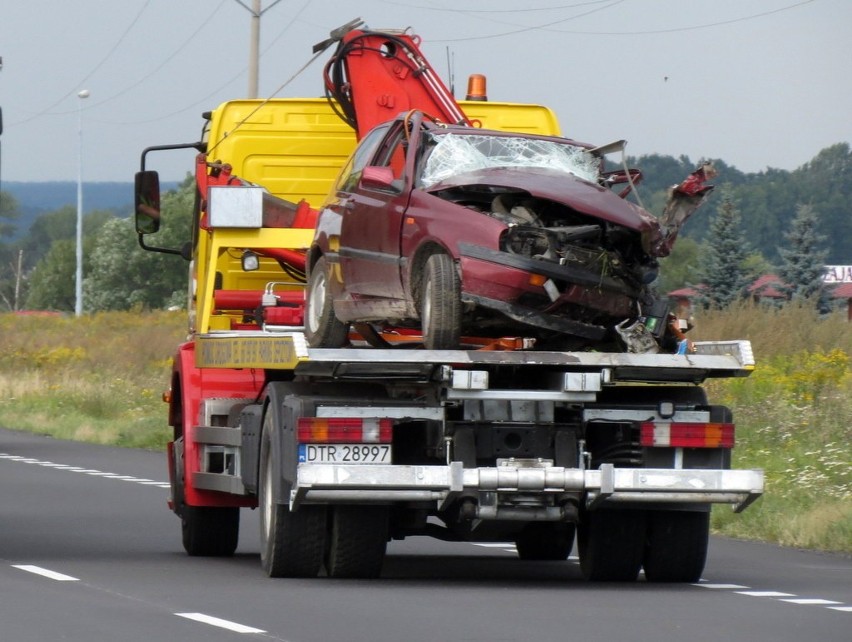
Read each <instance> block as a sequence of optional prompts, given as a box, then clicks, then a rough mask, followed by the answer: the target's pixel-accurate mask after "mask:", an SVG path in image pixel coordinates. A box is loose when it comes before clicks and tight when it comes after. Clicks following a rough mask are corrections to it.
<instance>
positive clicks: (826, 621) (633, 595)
mask: <svg viewBox="0 0 852 642" xmlns="http://www.w3.org/2000/svg"><path fill="white" fill-rule="evenodd" d="M166 479H167V477H166V466H165V458H164V456H162V455H161V454H158V453H149V452H141V451H133V450H123V449H115V448H104V447H96V446H91V445H84V444H77V443H70V442H63V441H57V440H52V439H48V438H44V437H37V436H32V435H28V434H23V433H16V432H9V431H4V430H0V642H49V641H53V640H71V641H78V642H100V641H121V642H125V641H127V642H134V641H137V640H138V641H142V640H145V641H146V642H147V641H150V640H159V641H171V640H180V641H181V642H193V641H195V640H204V641H205V642H218V641H220V640H244V639H269V640H286V641H288V642H329V641H332V640H334V641H337V640H339V641H347V642H348V641H362V640H363V641H364V642H382V641H388V642H396V641H400V642H402V641H404V642H419V641H424V642H426V641H429V642H434V641H473V640H476V641H488V642H500V641H516V640H535V641H551V640H552V641H575V640H576V641H583V642H596V641H601V642H613V641H621V640H624V641H628V640H629V641H630V642H644V641H648V642H669V641H680V640H688V641H689V642H705V641H706V642H724V641H728V640H730V641H737V642H739V641H742V640H750V641H758V642H759V641H764V640H766V641H772V642H785V641H793V640H796V641H801V640H808V641H811V640H813V641H817V640H818V641H820V642H849V641H850V640H852V559H850V558H846V557H842V556H834V555H823V554H817V553H809V552H802V551H795V550H790V549H782V548H778V547H775V546H768V545H762V544H756V543H748V542H738V541H733V540H726V539H719V538H714V539H713V540H712V543H711V548H710V554H709V559H708V563H707V567H706V570H705V573H704V579H703V581H702V582H701V583H700V584H697V585H653V584H646V583H645V582H643V581H641V580H640V581H639V582H637V583H635V584H591V583H587V582H585V581H583V580H582V579H581V577H580V572H579V567H578V566H577V563H576V558H572V559H571V560H569V561H568V562H564V563H553V562H521V561H520V560H518V559H517V557H516V556H515V554H514V551H513V549H512V547H511V546H508V545H507V546H503V545H498V546H487V547H486V546H475V545H470V544H450V543H444V542H437V541H434V540H429V539H425V538H412V539H409V540H406V541H404V542H394V543H392V544H391V545H390V547H389V554H388V557H387V560H386V562H385V566H384V569H383V572H382V577H381V578H380V579H378V580H372V581H356V580H331V579H328V578H318V579H313V580H271V579H268V578H267V577H266V576H264V575H263V573H262V572H261V570H260V564H259V558H258V545H257V514H256V513H255V512H251V511H243V516H242V518H243V522H242V531H241V544H240V547H239V549H238V551H237V555H236V556H235V557H233V558H230V559H198V558H190V557H187V556H186V555H185V554H184V553H183V550H182V549H181V545H180V528H179V522H178V519H177V518H176V517H175V516H174V515H172V514H171V513H170V512H169V511H168V509H167V507H166V498H167V494H168V490H167V484H166V483H165V482H166Z"/></svg>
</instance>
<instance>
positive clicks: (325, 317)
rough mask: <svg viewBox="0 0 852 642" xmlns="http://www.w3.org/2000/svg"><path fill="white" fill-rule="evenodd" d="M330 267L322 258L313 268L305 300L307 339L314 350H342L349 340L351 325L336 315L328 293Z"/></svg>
mask: <svg viewBox="0 0 852 642" xmlns="http://www.w3.org/2000/svg"><path fill="white" fill-rule="evenodd" d="M329 272H330V266H329V264H328V262H327V261H326V258H325V257H324V256H321V257H320V258H319V259H318V260H317V262H316V264H315V265H314V266H313V268H311V279H310V282H309V283H308V292H307V298H306V299H305V338H306V339H307V340H308V343H309V344H310V345H311V346H312V347H314V348H340V347H342V346H344V345H346V343H347V341H348V339H349V325H348V324H346V323H343V322H342V321H340V320H339V319H338V318H337V317H336V316H335V314H334V306H333V304H332V300H331V295H330V293H329V291H328V282H329Z"/></svg>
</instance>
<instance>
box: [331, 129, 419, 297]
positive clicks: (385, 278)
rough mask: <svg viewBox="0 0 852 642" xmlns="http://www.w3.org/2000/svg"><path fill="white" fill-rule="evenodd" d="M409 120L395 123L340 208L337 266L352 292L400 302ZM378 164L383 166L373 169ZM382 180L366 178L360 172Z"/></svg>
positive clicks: (346, 287) (407, 183)
mask: <svg viewBox="0 0 852 642" xmlns="http://www.w3.org/2000/svg"><path fill="white" fill-rule="evenodd" d="M409 126H410V123H409V122H408V121H406V120H404V119H400V120H398V121H396V122H395V123H394V124H393V125H392V126H391V128H390V129H389V131H388V133H387V135H386V136H385V138H384V139H383V141H382V143H381V144H380V145H379V147H378V149H377V150H376V153H375V155H374V156H373V159H372V160H371V161H370V163H369V166H368V167H365V168H364V172H363V173H362V176H361V179H360V180H359V182H358V185H357V186H355V187H353V188H352V190H351V191H350V192H349V194H348V200H347V202H346V203H345V205H344V207H343V213H342V223H341V233H340V264H341V270H342V274H343V282H344V287H345V289H346V291H347V292H348V294H350V295H360V296H367V297H377V298H382V299H386V300H390V301H396V302H399V303H402V301H403V299H404V295H403V287H402V278H401V265H402V257H401V256H400V251H399V248H400V231H401V228H402V222H403V218H404V215H405V209H406V206H407V204H408V199H409V195H410V187H409V181H408V175H407V174H408V173H407V172H406V153H407V148H408V136H407V135H406V131H410V129H409ZM376 168H380V169H381V168H383V169H382V171H378V172H377V171H376ZM371 172H372V175H374V176H375V175H381V176H382V177H384V180H381V181H376V180H364V174H368V175H369V174H370V173H371Z"/></svg>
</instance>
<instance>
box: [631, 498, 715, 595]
mask: <svg viewBox="0 0 852 642" xmlns="http://www.w3.org/2000/svg"><path fill="white" fill-rule="evenodd" d="M709 539H710V513H709V512H707V511H701V512H693V511H652V512H651V513H649V515H648V537H647V544H646V546H645V557H644V561H643V564H644V566H645V578H646V579H647V580H648V581H649V582H697V581H698V580H700V579H701V573H702V572H703V571H704V562H705V561H706V559H707V545H708V542H709Z"/></svg>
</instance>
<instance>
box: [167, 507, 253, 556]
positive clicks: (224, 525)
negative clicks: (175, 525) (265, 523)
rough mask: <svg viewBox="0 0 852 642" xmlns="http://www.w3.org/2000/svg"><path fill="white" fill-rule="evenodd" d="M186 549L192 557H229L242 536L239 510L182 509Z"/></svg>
mask: <svg viewBox="0 0 852 642" xmlns="http://www.w3.org/2000/svg"><path fill="white" fill-rule="evenodd" d="M180 520H181V534H182V536H183V548H184V550H185V551H186V552H187V553H188V554H189V555H191V556H193V557H230V556H231V555H233V554H234V551H235V550H237V543H238V541H239V537H240V509H239V508H230V507H226V508H220V507H209V506H186V505H184V506H183V507H182V509H181V515H180Z"/></svg>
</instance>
